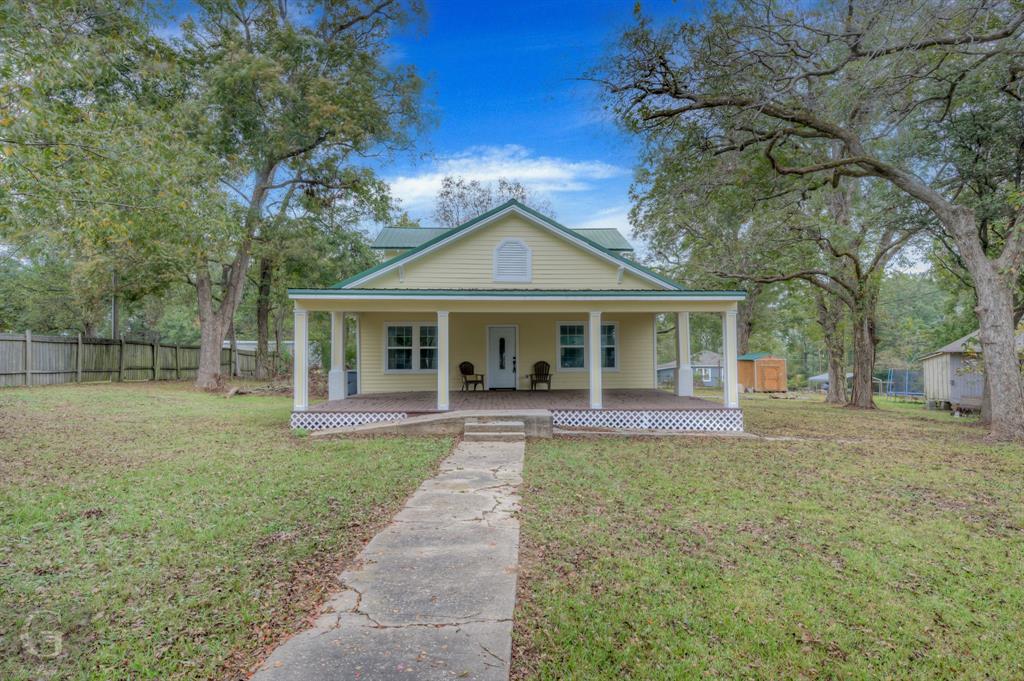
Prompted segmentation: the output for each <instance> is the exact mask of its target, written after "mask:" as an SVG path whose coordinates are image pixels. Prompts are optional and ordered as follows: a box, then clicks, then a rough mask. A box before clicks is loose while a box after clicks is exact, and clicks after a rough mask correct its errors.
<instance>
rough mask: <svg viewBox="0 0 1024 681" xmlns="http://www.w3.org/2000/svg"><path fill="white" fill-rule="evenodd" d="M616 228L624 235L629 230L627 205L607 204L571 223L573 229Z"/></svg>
mask: <svg viewBox="0 0 1024 681" xmlns="http://www.w3.org/2000/svg"><path fill="white" fill-rule="evenodd" d="M609 227H610V228H612V229H617V230H619V231H620V232H622V234H623V235H624V236H628V235H629V232H630V226H629V206H609V207H607V208H601V209H600V210H597V211H594V212H593V213H592V214H591V215H590V217H588V218H587V219H585V220H582V221H580V222H577V223H575V224H573V228H574V229H606V228H609Z"/></svg>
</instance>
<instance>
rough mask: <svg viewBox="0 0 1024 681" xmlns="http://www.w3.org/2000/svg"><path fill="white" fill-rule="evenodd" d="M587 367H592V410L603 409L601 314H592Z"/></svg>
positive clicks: (588, 331)
mask: <svg viewBox="0 0 1024 681" xmlns="http://www.w3.org/2000/svg"><path fill="white" fill-rule="evenodd" d="M587 366H588V367H590V408H591V409H600V408H601V313H600V312H591V313H590V326H589V328H588V329H587Z"/></svg>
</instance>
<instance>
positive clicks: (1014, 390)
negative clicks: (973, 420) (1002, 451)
mask: <svg viewBox="0 0 1024 681" xmlns="http://www.w3.org/2000/svg"><path fill="white" fill-rule="evenodd" d="M965 261H966V259H965ZM968 267H969V269H971V276H972V278H973V280H974V288H975V289H976V290H977V292H978V307H977V308H976V309H977V313H978V322H979V325H980V329H979V333H978V340H979V341H980V343H981V356H982V360H983V362H984V367H985V379H986V383H987V385H988V392H989V397H990V400H989V402H990V404H989V406H990V408H989V414H990V416H991V422H990V430H991V434H992V436H993V437H995V438H997V439H1001V440H1013V439H1021V438H1024V391H1022V386H1021V374H1020V363H1019V360H1018V357H1017V346H1016V338H1015V330H1016V329H1015V325H1014V323H1013V318H1014V316H1013V291H1012V289H1011V287H1010V286H1009V284H1008V282H1006V281H1003V279H1004V276H1002V275H1000V274H999V273H998V272H996V270H995V267H994V263H992V262H991V261H990V260H988V258H985V262H984V263H975V267H973V268H971V266H970V263H969V262H968ZM979 275H980V276H979Z"/></svg>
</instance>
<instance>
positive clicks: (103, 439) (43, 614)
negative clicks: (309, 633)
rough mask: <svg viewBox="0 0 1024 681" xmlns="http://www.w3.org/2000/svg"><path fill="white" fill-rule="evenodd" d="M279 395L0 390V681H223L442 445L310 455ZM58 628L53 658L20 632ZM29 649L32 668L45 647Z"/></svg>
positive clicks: (313, 450)
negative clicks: (48, 678) (27, 644)
mask: <svg viewBox="0 0 1024 681" xmlns="http://www.w3.org/2000/svg"><path fill="white" fill-rule="evenodd" d="M290 408H291V404H290V398H288V397H284V396H277V397H269V396H240V397H233V398H230V399H224V398H223V397H218V396H213V395H207V394H204V393H200V392H196V391H193V390H191V389H189V388H188V387H187V386H183V385H181V384H135V385H128V384H125V385H93V386H61V387H46V388H33V389H8V390H3V391H0V637H2V638H0V679H5V680H7V679H23V678H39V677H41V676H43V675H45V674H48V673H52V674H53V676H54V677H55V678H62V679H67V678H71V679H85V678H92V679H114V678H119V679H120V678H133V679H180V678H189V679H192V678H195V679H206V678H238V677H239V675H240V673H241V672H243V671H244V670H246V669H248V668H249V666H250V665H251V664H252V663H253V661H254V659H255V656H256V655H257V654H259V652H260V651H261V650H262V649H263V648H264V647H266V646H268V645H271V644H273V642H275V641H276V640H279V639H280V637H281V636H282V635H284V634H285V633H287V632H289V631H294V630H296V629H297V628H299V627H301V626H302V625H303V622H304V619H305V618H306V617H307V616H308V615H309V613H310V612H311V611H312V610H313V608H314V607H315V605H316V603H317V601H318V600H319V599H320V598H321V597H322V595H323V593H324V590H325V589H327V588H328V587H329V586H330V583H331V579H332V576H333V575H334V574H336V572H337V570H338V566H339V564H340V562H341V561H342V560H344V559H345V558H346V557H350V556H352V555H353V554H354V553H355V552H356V551H357V550H358V548H359V547H360V545H361V543H362V542H363V541H365V540H366V539H367V538H369V537H370V536H372V535H373V534H374V533H375V532H376V530H377V529H379V528H380V527H381V526H382V524H383V523H385V522H386V521H387V520H388V519H389V518H390V516H391V515H392V514H393V513H394V512H395V511H396V510H397V509H398V508H399V507H400V505H401V503H402V502H403V500H404V499H405V497H406V496H407V495H408V494H409V493H411V492H412V490H413V489H415V487H416V486H417V485H418V484H419V483H420V482H421V481H422V480H423V479H424V478H426V477H429V475H430V474H431V471H432V469H433V468H434V466H435V465H436V463H437V462H438V461H439V460H440V459H441V458H443V457H444V455H445V454H446V453H447V452H448V449H449V447H450V444H451V443H450V441H449V440H446V439H443V438H433V439H404V438H403V439H399V438H395V439H376V440H356V441H349V442H346V441H338V440H334V441H313V440H310V439H308V438H299V437H296V436H294V435H292V434H291V433H290V432H289V431H288V428H287V419H288V415H289V411H290ZM32 613H37V614H36V616H35V617H34V618H33V619H32V620H31V621H30V626H29V628H28V630H29V631H35V630H37V629H46V628H50V625H49V622H48V620H49V619H51V618H54V617H56V618H59V619H60V622H59V625H57V626H59V629H60V631H62V632H63V640H62V649H63V651H64V654H63V655H62V656H61V657H59V658H57V659H56V660H54V661H46V660H42V659H40V658H38V657H33V656H31V655H27V654H25V652H24V647H23V646H22V645H21V641H20V635H21V633H22V632H23V631H25V630H26V629H25V627H24V625H25V622H26V619H27V618H29V616H30V615H32ZM37 650H40V652H41V653H42V654H44V655H46V653H47V651H46V650H45V648H43V649H40V648H37Z"/></svg>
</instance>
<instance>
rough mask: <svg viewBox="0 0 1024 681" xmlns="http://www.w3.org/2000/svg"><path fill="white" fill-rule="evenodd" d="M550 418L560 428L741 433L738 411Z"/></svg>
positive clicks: (610, 412)
mask: <svg viewBox="0 0 1024 681" xmlns="http://www.w3.org/2000/svg"><path fill="white" fill-rule="evenodd" d="M551 417H552V425H554V426H557V427H562V428H567V427H568V428H613V429H615V430H679V431H698V432H711V433H742V432H743V412H742V411H741V410H739V409H676V410H673V409H555V410H552V411H551Z"/></svg>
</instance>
